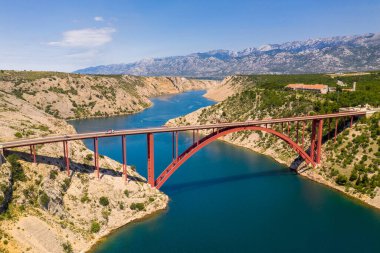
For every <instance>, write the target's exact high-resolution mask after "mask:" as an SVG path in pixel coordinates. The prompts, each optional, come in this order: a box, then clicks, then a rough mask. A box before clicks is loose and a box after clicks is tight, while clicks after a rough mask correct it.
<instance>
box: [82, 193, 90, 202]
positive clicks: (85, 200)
mask: <svg viewBox="0 0 380 253" xmlns="http://www.w3.org/2000/svg"><path fill="white" fill-rule="evenodd" d="M80 202H82V203H88V202H90V198H89V197H88V193H87V192H86V193H85V194H84V195H83V196H82V198H81V199H80Z"/></svg>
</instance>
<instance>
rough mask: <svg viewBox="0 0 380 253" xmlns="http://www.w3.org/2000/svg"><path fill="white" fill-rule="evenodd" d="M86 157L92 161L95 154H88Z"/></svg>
mask: <svg viewBox="0 0 380 253" xmlns="http://www.w3.org/2000/svg"><path fill="white" fill-rule="evenodd" d="M85 159H86V160H87V161H92V159H93V155H92V154H87V155H86V157H85Z"/></svg>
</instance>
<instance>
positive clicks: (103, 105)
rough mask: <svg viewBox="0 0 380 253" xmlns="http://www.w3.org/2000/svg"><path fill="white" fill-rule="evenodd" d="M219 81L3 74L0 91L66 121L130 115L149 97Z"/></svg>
mask: <svg viewBox="0 0 380 253" xmlns="http://www.w3.org/2000/svg"><path fill="white" fill-rule="evenodd" d="M218 84H219V82H218V81H209V80H195V79H187V78H183V77H137V76H129V75H123V76H122V75H117V76H116V75H115V76H94V75H78V74H66V73H54V72H41V73H40V72H15V71H3V72H1V73H0V87H1V88H0V90H1V91H4V92H6V93H8V94H12V95H14V96H16V97H18V98H20V99H23V100H25V101H27V102H28V103H30V104H32V105H34V106H35V107H37V108H38V109H40V110H42V111H45V112H46V113H48V114H50V115H53V116H55V117H57V118H62V119H73V118H87V117H100V116H111V115H120V114H129V113H135V112H138V111H141V110H143V109H145V108H147V107H149V106H150V105H151V102H150V100H149V97H152V96H158V95H163V94H175V93H180V92H184V91H188V90H195V89H208V88H210V87H212V86H216V85H218Z"/></svg>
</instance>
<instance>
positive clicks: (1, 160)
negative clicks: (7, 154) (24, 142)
mask: <svg viewBox="0 0 380 253" xmlns="http://www.w3.org/2000/svg"><path fill="white" fill-rule="evenodd" d="M4 162H5V158H4V150H3V147H2V146H0V167H1V165H3V163H4Z"/></svg>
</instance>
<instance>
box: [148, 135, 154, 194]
mask: <svg viewBox="0 0 380 253" xmlns="http://www.w3.org/2000/svg"><path fill="white" fill-rule="evenodd" d="M147 144H148V145H147V146H148V183H149V184H150V186H151V187H155V184H154V138H153V134H152V133H148V134H147Z"/></svg>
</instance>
